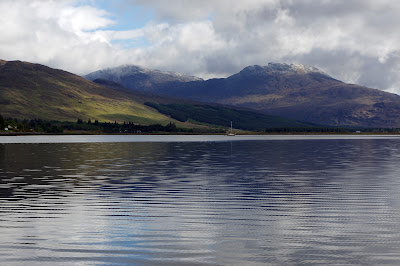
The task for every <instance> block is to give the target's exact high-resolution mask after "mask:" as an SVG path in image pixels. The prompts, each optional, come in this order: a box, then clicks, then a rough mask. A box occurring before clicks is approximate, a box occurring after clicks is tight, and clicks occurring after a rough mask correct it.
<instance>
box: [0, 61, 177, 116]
mask: <svg viewBox="0 0 400 266" xmlns="http://www.w3.org/2000/svg"><path fill="white" fill-rule="evenodd" d="M0 63H1V64H0V107H1V109H0V113H1V114H2V115H3V116H6V117H16V118H30V119H32V118H41V119H49V120H52V119H54V120H61V121H76V120H77V119H78V118H81V119H84V120H86V119H89V118H90V119H92V120H94V119H98V120H101V121H114V120H116V121H132V122H134V123H141V124H151V123H162V124H166V123H168V122H170V121H173V122H174V120H173V119H171V118H169V117H167V116H165V115H163V114H160V113H159V112H157V111H156V110H154V109H153V108H150V107H147V106H145V105H143V104H142V103H140V101H137V100H136V99H135V97H134V95H133V94H129V93H126V92H122V91H118V90H114V89H112V88H108V87H105V86H101V85H99V84H96V83H93V82H90V81H88V80H86V79H84V78H82V77H79V76H77V75H74V74H71V73H68V72H65V71H62V70H56V69H52V68H49V67H46V66H43V65H38V64H32V63H26V62H19V61H13V62H7V63H5V62H4V61H2V62H0Z"/></svg>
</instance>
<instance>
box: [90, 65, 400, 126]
mask: <svg viewBox="0 0 400 266" xmlns="http://www.w3.org/2000/svg"><path fill="white" fill-rule="evenodd" d="M115 73H118V74H115ZM85 77H86V78H88V79H92V80H93V78H102V79H108V80H112V81H115V82H118V83H120V84H122V85H123V86H124V87H127V88H131V89H134V90H140V91H147V92H152V93H155V94H162V95H168V96H174V97H182V98H187V99H191V100H195V101H202V102H213V103H220V104H225V105H233V106H240V107H246V108H251V109H254V110H258V111H261V112H263V113H266V114H272V115H278V116H283V117H287V118H291V119H295V120H301V121H306V122H310V123H317V124H322V125H331V126H361V127H400V116H399V113H400V96H399V95H396V94H392V93H388V92H384V91H381V90H378V89H372V88H367V87H363V86H359V85H355V84H347V83H344V82H342V81H339V80H337V79H334V78H332V77H330V76H329V75H327V74H326V73H324V72H322V71H321V70H319V69H317V68H315V67H312V66H306V65H301V64H280V63H269V64H268V65H266V66H258V65H254V66H248V67H246V68H244V69H243V70H242V71H240V72H239V73H236V74H234V75H232V76H229V77H227V78H219V79H209V80H202V79H200V78H195V77H192V76H184V75H177V74H174V75H172V74H171V72H161V71H151V70H148V69H145V70H141V68H139V67H135V66H122V67H119V68H109V69H104V70H101V71H96V72H94V73H91V74H88V75H87V76H85ZM182 77H185V78H182ZM138 80H140V82H138Z"/></svg>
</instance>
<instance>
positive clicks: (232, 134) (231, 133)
mask: <svg viewBox="0 0 400 266" xmlns="http://www.w3.org/2000/svg"><path fill="white" fill-rule="evenodd" d="M228 136H235V133H233V130H232V121H231V131H230V132H229V133H228Z"/></svg>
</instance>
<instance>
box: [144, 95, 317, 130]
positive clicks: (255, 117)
mask: <svg viewBox="0 0 400 266" xmlns="http://www.w3.org/2000/svg"><path fill="white" fill-rule="evenodd" d="M146 104H147V105H149V106H152V107H154V108H155V109H157V110H158V111H160V112H161V113H163V114H167V115H169V116H171V117H172V118H174V119H176V120H179V121H187V120H189V119H193V120H196V121H199V122H204V123H208V124H216V125H223V126H229V125H230V121H233V123H234V125H235V128H239V129H244V130H254V129H255V130H264V129H266V128H277V127H311V125H310V124H306V123H301V122H298V121H294V120H291V119H287V118H283V117H279V116H272V115H266V114H263V113H260V112H255V111H250V110H240V109H237V108H233V107H232V108H230V107H226V106H218V105H207V104H201V105H200V104H177V103H173V104H156V103H151V102H147V103H146Z"/></svg>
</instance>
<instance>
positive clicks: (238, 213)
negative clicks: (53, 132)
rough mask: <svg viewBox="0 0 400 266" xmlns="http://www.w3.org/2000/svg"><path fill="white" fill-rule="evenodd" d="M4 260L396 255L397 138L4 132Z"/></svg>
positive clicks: (0, 196) (359, 259)
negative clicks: (10, 134)
mask: <svg viewBox="0 0 400 266" xmlns="http://www.w3.org/2000/svg"><path fill="white" fill-rule="evenodd" d="M0 143H2V144H0V236H1V238H0V264H1V265H55V264H57V265H101V264H104V265H117V264H137V265H159V264H160V265H166V264H167V265H180V264H181V265H203V264H204V265H207V264H211V265H269V264H270V265H310V264H316V265H321V264H341V265H343V264H345V265H382V264H387V265H400V193H399V192H400V167H399V163H400V138H397V137H380V136H377V137H351V138H350V137H346V136H337V137H331V136H330V137H327V136H323V137H318V136H313V137H309V136H305V137H285V136H269V137H265V136H257V137H239V136H236V137H233V138H229V137H226V136H84V137H76V136H44V137H43V136H39V137H34V136H32V137H0Z"/></svg>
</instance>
